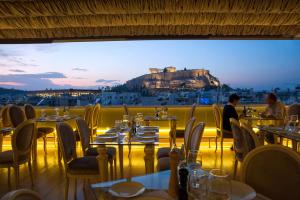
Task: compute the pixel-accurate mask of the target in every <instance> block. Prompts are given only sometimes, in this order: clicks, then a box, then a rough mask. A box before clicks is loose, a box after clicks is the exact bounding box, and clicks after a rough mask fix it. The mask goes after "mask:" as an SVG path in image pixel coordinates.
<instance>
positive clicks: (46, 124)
mask: <svg viewBox="0 0 300 200" xmlns="http://www.w3.org/2000/svg"><path fill="white" fill-rule="evenodd" d="M299 38H300V1H299V0H199V1H195V0H110V1H103V0H68V1H59V0H34V1H33V0H5V1H0V43H1V44H25V43H54V42H71V41H85V42H93V41H115V40H117V41H123V40H147V39H150V40H160V39H223V40H227V39H257V40H262V39H265V40H270V39H290V40H296V39H299ZM1 53H2V52H1ZM253 59H255V58H253ZM4 64H5V63H4ZM24 68H25V67H24ZM26 70H27V69H26ZM28 71H29V70H28ZM238 75H239V74H237V76H238ZM253 81H255V80H253ZM83 92H84V91H83ZM41 95H43V94H41ZM236 100H237V99H234V103H237V101H236ZM226 105H227V106H228V105H229V106H231V107H233V108H229V109H231V111H228V110H227V111H226V109H225V108H226V107H224V109H223V106H224V105H220V104H214V105H212V106H201V105H190V106H167V107H158V108H157V109H156V108H155V107H146V106H126V105H123V106H101V105H100V104H96V105H89V106H85V107H70V108H69V109H66V108H65V107H57V108H53V107H33V106H31V105H24V106H17V105H5V106H3V107H1V110H0V112H1V115H0V116H1V123H0V144H1V145H0V177H1V178H0V198H1V199H0V200H27V199H35V200H50V199H65V200H67V199H80V200H81V199H87V200H96V199H99V200H100V199H101V200H110V199H133V200H174V199H175V200H176V199H178V200H186V199H195V200H199V199H200V200H219V199H222V200H223V199H224V200H225V199H226V200H229V199H230V200H250V199H256V200H269V199H272V200H283V199H284V200H299V199H300V190H299V188H300V154H299V146H300V145H299V143H300V128H299V117H300V108H299V107H300V105H299V104H293V105H289V106H285V105H283V104H282V103H281V102H279V101H274V102H272V103H271V104H270V105H247V107H249V108H251V109H244V105H238V106H236V107H235V104H233V103H232V102H230V103H229V104H226ZM235 108H236V111H237V113H236V112H235V111H234V110H235ZM227 109H228V107H227ZM263 111H266V112H263ZM277 111H278V112H277ZM228 112H229V114H228ZM268 112H270V113H272V114H268ZM232 113H233V115H232ZM266 113H267V114H266ZM224 122H226V123H224Z"/></svg>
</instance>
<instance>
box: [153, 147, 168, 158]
mask: <svg viewBox="0 0 300 200" xmlns="http://www.w3.org/2000/svg"><path fill="white" fill-rule="evenodd" d="M170 151H171V148H170V147H162V148H159V149H158V151H157V154H156V157H157V159H159V158H163V157H169V153H170Z"/></svg>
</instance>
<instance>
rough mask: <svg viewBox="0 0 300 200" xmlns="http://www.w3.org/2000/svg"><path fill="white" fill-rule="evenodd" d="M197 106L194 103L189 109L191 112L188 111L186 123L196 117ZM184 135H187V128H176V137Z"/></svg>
mask: <svg viewBox="0 0 300 200" xmlns="http://www.w3.org/2000/svg"><path fill="white" fill-rule="evenodd" d="M196 106H197V105H196V104H195V103H194V104H193V105H192V106H191V107H190V110H189V113H188V116H187V119H186V123H188V121H189V120H190V119H192V118H193V117H194V114H195V109H196ZM184 135H185V129H184V130H183V129H176V137H184Z"/></svg>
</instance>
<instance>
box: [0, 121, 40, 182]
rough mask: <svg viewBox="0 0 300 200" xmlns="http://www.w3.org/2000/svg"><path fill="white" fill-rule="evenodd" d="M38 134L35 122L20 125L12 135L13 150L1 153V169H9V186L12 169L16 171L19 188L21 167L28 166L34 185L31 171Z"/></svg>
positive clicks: (25, 122)
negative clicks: (33, 146) (36, 135)
mask: <svg viewBox="0 0 300 200" xmlns="http://www.w3.org/2000/svg"><path fill="white" fill-rule="evenodd" d="M35 134H36V126H35V122H34V121H33V120H26V121H24V122H22V123H20V124H19V125H18V126H17V127H16V129H15V131H14V132H13V134H12V138H11V146H12V150H8V151H3V152H1V153H0V168H8V179H7V180H8V185H9V186H10V168H13V169H14V171H15V183H16V187H18V186H19V165H22V164H26V163H27V164H28V169H29V175H30V179H31V184H32V185H33V178H32V169H31V148H32V144H33V140H34V138H35Z"/></svg>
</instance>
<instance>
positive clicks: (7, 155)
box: [0, 150, 27, 165]
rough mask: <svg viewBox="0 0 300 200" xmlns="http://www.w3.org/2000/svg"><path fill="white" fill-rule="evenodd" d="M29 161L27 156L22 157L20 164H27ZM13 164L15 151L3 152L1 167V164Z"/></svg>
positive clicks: (1, 154) (0, 159) (0, 156)
mask: <svg viewBox="0 0 300 200" xmlns="http://www.w3.org/2000/svg"><path fill="white" fill-rule="evenodd" d="M26 160H27V156H20V157H19V162H25V161H26ZM12 163H13V151H12V150H9V151H3V152H1V153H0V165H1V164H12Z"/></svg>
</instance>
